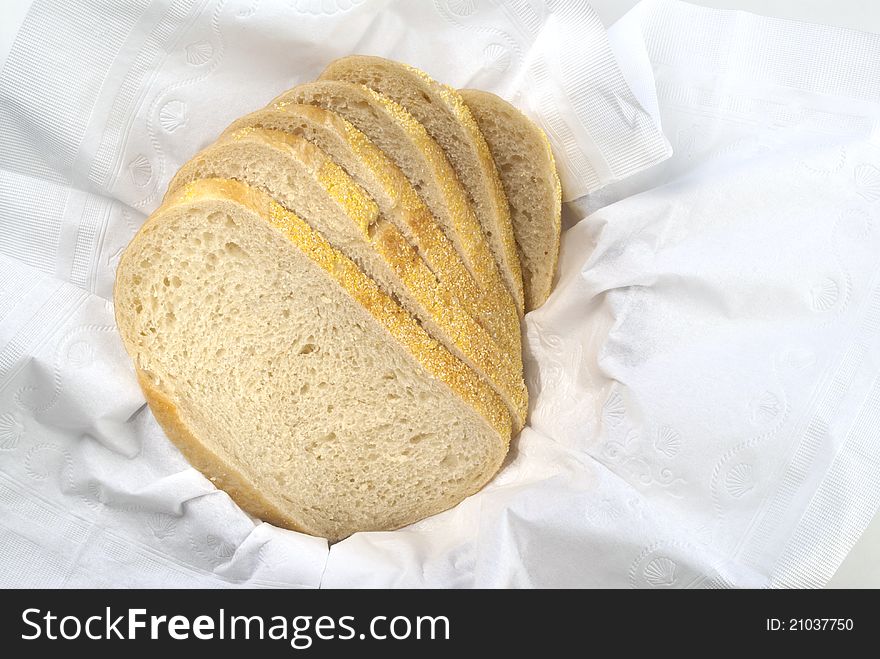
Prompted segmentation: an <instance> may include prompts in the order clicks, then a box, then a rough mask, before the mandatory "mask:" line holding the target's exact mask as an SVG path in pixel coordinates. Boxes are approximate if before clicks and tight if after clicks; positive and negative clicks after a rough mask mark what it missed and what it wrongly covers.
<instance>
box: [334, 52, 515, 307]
mask: <svg viewBox="0 0 880 659" xmlns="http://www.w3.org/2000/svg"><path fill="white" fill-rule="evenodd" d="M318 79H319V80H344V81H347V82H353V83H356V84H360V85H366V86H367V87H370V88H371V89H374V90H376V91H377V92H379V93H381V94H383V95H385V96H387V97H388V98H390V99H391V100H393V101H395V102H396V103H398V104H399V105H401V106H402V107H404V108H405V109H406V110H407V111H408V112H409V113H410V114H411V115H412V116H413V117H415V118H416V120H417V121H419V122H420V123H421V124H422V125H423V126H424V127H425V129H426V130H427V131H428V134H429V135H430V136H431V137H433V138H434V139H435V140H436V141H437V143H438V144H440V146H441V147H443V150H444V151H445V152H446V155H447V156H448V157H449V161H450V163H452V167H453V169H454V170H455V172H456V173H457V174H458V178H459V180H460V181H461V182H462V184H463V185H464V189H465V191H466V192H467V195H468V201H470V202H471V204H472V205H473V207H474V208H475V209H476V212H477V217H478V218H479V220H480V223H481V224H482V226H483V232H484V233H485V234H486V237H487V239H488V242H489V246H490V247H491V248H492V252H493V254H494V256H495V260H496V261H497V263H498V265H499V266H500V268H501V272H502V274H503V276H504V280H505V283H506V284H507V287H508V290H509V291H510V292H511V294H512V295H513V298H514V300H515V302H516V304H517V309H518V310H519V311H520V313H522V311H523V281H522V273H521V267H520V261H519V255H518V253H517V250H516V243H515V241H514V234H513V228H512V226H511V221H510V211H509V209H508V206H507V198H506V197H505V195H504V189H503V187H502V184H501V180H500V179H499V177H498V172H497V171H496V168H495V163H494V161H493V160H492V155H491V153H490V151H489V148H488V146H487V145H486V141H485V139H484V138H483V135H482V133H481V132H480V129H479V128H478V126H477V124H476V122H475V121H474V118H473V117H472V116H471V113H470V111H469V110H468V108H467V105H465V103H464V101H463V100H462V98H461V96H460V95H459V93H458V92H457V91H456V90H455V89H453V88H451V87H449V86H447V85H442V84H440V83H439V82H437V81H436V80H434V79H433V78H431V76H429V75H428V74H427V73H425V72H424V71H420V70H419V69H416V68H413V67H411V66H408V65H407V64H403V63H401V62H393V61H391V60H387V59H384V58H382V57H368V56H364V55H352V56H350V57H343V58H340V59H338V60H335V61H333V62H331V63H330V64H329V65H328V66H327V68H326V69H324V72H323V73H321V75H320V76H319V77H318Z"/></svg>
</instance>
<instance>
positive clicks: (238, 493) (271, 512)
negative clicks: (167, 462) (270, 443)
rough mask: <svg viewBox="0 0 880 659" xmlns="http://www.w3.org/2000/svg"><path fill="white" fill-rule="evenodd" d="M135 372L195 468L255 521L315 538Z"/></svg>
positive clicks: (153, 407) (160, 418)
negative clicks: (185, 420)
mask: <svg viewBox="0 0 880 659" xmlns="http://www.w3.org/2000/svg"><path fill="white" fill-rule="evenodd" d="M135 370H136V372H137V379H138V384H140V386H141V389H142V390H143V392H144V396H145V397H146V399H147V404H148V405H149V406H150V410H152V412H153V416H155V417H156V421H158V422H159V425H160V426H162V430H164V431H165V434H166V435H167V436H168V438H169V439H170V440H171V441H172V443H173V444H174V445H175V446H176V447H177V448H178V449H179V450H180V452H181V453H183V456H184V457H185V458H186V459H187V460H188V461H189V463H190V464H191V465H192V466H193V467H195V468H196V469H198V470H199V471H200V472H202V473H203V474H205V475H206V476H207V477H208V478H209V479H210V480H211V482H212V483H214V485H216V486H217V487H218V488H220V489H221V490H223V491H225V492H226V493H227V494H228V495H229V496H230V497H231V498H232V500H233V501H235V503H237V504H238V505H239V507H240V508H241V509H242V510H245V511H247V512H248V513H249V514H251V515H253V516H254V517H258V518H260V519H261V520H263V521H265V522H269V523H270V524H274V525H275V526H278V527H281V528H286V529H290V530H291V531H302V532H304V533H312V534H314V531H310V530H309V529H307V528H305V527H304V526H303V525H302V524H301V523H300V522H299V521H298V520H296V519H294V518H293V517H291V516H290V515H289V514H288V513H286V512H285V511H284V510H282V509H280V508H278V507H277V506H276V505H275V504H273V503H272V502H271V501H269V500H268V499H267V498H266V497H265V496H263V495H262V493H261V492H260V491H259V490H258V489H257V488H255V487H254V486H253V484H251V482H250V481H249V480H248V479H247V477H246V476H245V475H244V474H242V473H241V472H240V471H239V470H238V469H236V468H235V467H234V466H233V465H232V464H230V463H229V462H228V461H227V460H225V459H223V458H222V457H220V456H219V455H217V454H216V453H215V452H213V451H212V450H211V449H209V448H208V447H207V446H205V444H204V443H203V442H201V441H200V440H199V439H198V438H197V437H196V436H195V435H193V434H192V432H191V431H190V429H189V428H188V427H187V425H186V423H184V421H183V419H182V418H181V416H180V411H179V410H178V409H177V406H176V405H175V404H174V403H173V402H172V401H171V399H170V398H169V397H168V396H167V395H166V394H165V393H163V392H162V391H160V390H159V388H158V387H156V386H155V385H154V384H153V383H152V382H151V381H150V378H149V376H148V375H146V374H145V373H144V372H143V371H141V370H140V369H139V368H135Z"/></svg>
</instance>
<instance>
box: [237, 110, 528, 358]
mask: <svg viewBox="0 0 880 659" xmlns="http://www.w3.org/2000/svg"><path fill="white" fill-rule="evenodd" d="M248 127H251V128H253V127H257V128H267V129H273V130H283V131H285V132H288V133H293V134H295V135H300V136H302V137H303V138H305V139H307V140H308V141H310V142H312V143H313V144H315V145H316V146H318V147H319V148H320V149H321V150H322V151H324V153H326V154H327V155H328V156H329V157H330V158H331V159H332V160H333V161H334V162H335V163H337V164H338V165H339V166H341V167H342V169H344V170H345V171H346V173H347V174H348V175H349V176H351V178H352V179H353V180H354V181H355V182H356V183H357V184H358V185H360V186H361V187H362V188H363V189H364V191H365V192H366V193H367V194H368V195H370V197H372V199H373V200H374V201H375V202H376V205H377V206H378V207H379V212H380V213H381V214H382V216H383V217H385V218H386V219H388V220H389V221H391V222H392V223H393V224H394V225H395V226H396V227H397V228H398V229H399V230H400V232H401V233H402V234H403V235H404V236H405V237H406V239H407V240H408V241H409V243H410V244H411V245H413V246H414V247H415V248H416V250H417V251H418V253H419V254H420V255H421V256H422V258H423V259H424V261H425V263H426V264H427V266H428V267H429V268H430V269H431V271H432V272H433V273H434V275H435V276H436V277H437V279H438V280H439V281H440V282H441V283H443V284H445V285H446V286H447V287H448V288H449V289H450V290H451V291H453V293H454V294H455V296H456V297H457V298H458V299H459V300H460V302H461V304H462V305H463V306H464V307H465V309H466V311H467V312H468V314H470V316H471V317H472V318H474V319H476V321H477V322H478V323H479V324H480V325H481V326H482V327H483V328H484V329H485V330H487V331H488V332H489V334H490V335H491V336H492V338H493V339H494V340H495V342H496V343H497V344H498V345H499V347H500V348H501V349H502V350H503V351H505V352H507V353H509V354H510V356H511V359H513V360H514V364H515V366H516V367H517V368H518V370H520V371H521V370H522V355H521V353H520V343H519V341H520V329H519V323H518V322H503V320H504V319H503V317H502V315H501V314H499V313H498V312H497V309H496V307H497V306H498V301H497V300H493V299H491V298H490V297H489V296H488V295H486V294H485V293H484V292H483V291H482V289H480V287H479V286H478V285H477V283H476V282H475V281H474V278H473V277H472V276H471V274H470V273H469V272H468V270H467V268H465V266H464V263H463V262H462V260H461V259H460V258H459V256H458V254H457V253H456V251H455V247H454V246H453V245H452V243H451V242H450V241H449V239H448V238H447V237H446V235H445V234H444V233H443V230H442V229H441V228H440V225H439V224H438V223H437V221H436V219H435V218H434V216H433V215H432V214H431V211H430V210H428V208H427V206H425V204H424V203H423V202H422V200H421V199H420V198H419V196H418V194H417V193H416V191H415V189H414V188H413V187H412V185H410V183H409V181H408V180H407V178H406V176H404V174H403V172H402V171H401V170H400V168H399V167H397V165H395V164H394V163H393V162H391V160H390V159H389V158H388V156H386V155H385V153H384V152H383V151H382V150H381V149H379V148H378V147H377V146H376V145H375V144H373V143H372V142H371V141H370V140H369V139H368V138H367V136H366V135H364V134H363V133H362V132H360V131H359V130H358V129H357V128H355V127H354V126H353V125H352V124H351V123H349V122H348V121H346V120H345V119H343V118H342V117H341V116H339V115H338V114H335V113H334V112H330V111H329V110H325V109H324V108H320V107H317V106H314V105H299V104H290V105H285V106H284V107H283V109H282V110H261V111H257V112H254V113H251V114H249V115H245V116H244V117H241V118H240V119H238V120H236V121H235V122H233V123H232V124H231V125H230V126H229V128H227V129H226V131H225V133H224V135H227V134H230V133H233V132H236V131H239V130H241V129H242V128H248ZM221 139H222V138H221ZM508 320H514V321H515V319H512V318H508Z"/></svg>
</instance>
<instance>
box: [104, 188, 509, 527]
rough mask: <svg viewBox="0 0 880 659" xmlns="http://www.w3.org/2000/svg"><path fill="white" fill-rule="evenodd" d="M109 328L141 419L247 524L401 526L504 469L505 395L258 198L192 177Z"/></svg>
mask: <svg viewBox="0 0 880 659" xmlns="http://www.w3.org/2000/svg"><path fill="white" fill-rule="evenodd" d="M114 300H115V305H116V317H117V323H118V325H119V329H120V332H121V335H122V339H123V342H124V344H125V347H126V349H127V350H128V352H129V353H130V354H131V356H132V358H133V360H134V363H135V366H136V369H137V372H138V375H139V378H140V381H141V383H142V386H143V388H144V391H145V393H146V395H147V398H148V401H149V403H150V406H151V408H152V409H153V411H154V413H155V414H156V417H157V419H158V420H159V422H160V423H161V424H162V426H163V427H164V429H165V430H166V432H167V434H168V436H169V437H170V438H171V439H172V440H173V441H174V442H175V443H176V444H177V445H178V446H179V448H180V449H181V451H182V452H183V453H184V455H185V456H186V457H187V458H188V459H189V460H190V461H191V462H192V464H193V465H194V466H196V467H197V468H199V469H201V470H202V471H204V472H205V473H206V475H208V476H209V477H210V478H211V479H212V480H214V481H215V482H216V483H217V485H218V486H220V487H222V488H224V489H225V490H226V491H227V492H228V493H229V494H230V495H231V496H232V497H233V498H234V499H235V501H236V502H237V503H239V505H241V506H242V507H243V508H244V509H245V510H246V511H248V512H250V513H251V514H253V515H256V516H258V517H260V518H262V519H265V520H267V521H270V522H272V523H274V524H277V525H280V526H284V527H287V528H292V529H298V530H302V531H305V532H308V533H312V534H315V535H320V536H324V537H327V538H329V539H331V540H339V539H341V538H344V537H346V536H348V535H350V534H351V533H354V532H356V531H361V530H388V529H394V528H398V527H400V526H403V525H406V524H408V523H411V522H413V521H416V520H418V519H421V518H423V517H425V516H427V515H431V514H434V513H437V512H439V511H441V510H444V509H446V508H449V507H451V506H453V505H455V504H456V503H458V502H459V501H461V500H462V499H463V498H464V497H466V496H468V495H469V494H472V493H474V492H476V491H477V490H478V489H479V488H480V487H482V486H483V484H485V483H486V482H487V481H488V479H489V478H491V476H492V475H493V474H494V473H495V472H496V470H497V469H498V468H499V466H500V464H501V462H502V460H503V458H504V455H505V453H506V450H507V446H508V438H509V437H510V420H509V415H508V414H507V412H506V410H505V407H504V405H503V403H502V401H501V399H500V398H499V397H498V396H497V395H496V394H495V393H494V391H493V390H492V389H491V388H490V387H488V386H487V385H486V384H485V383H484V382H483V381H482V380H481V378H479V377H478V376H477V375H476V374H475V373H474V372H473V371H472V370H471V369H470V368H468V367H467V366H466V365H465V364H464V363H462V362H461V361H459V360H458V359H456V358H455V357H454V356H452V354H450V352H449V351H448V350H446V349H445V348H443V346H442V345H440V344H439V343H438V342H437V341H435V340H433V339H432V338H431V337H430V336H429V335H428V334H427V333H426V332H425V331H424V330H423V329H422V328H421V326H420V325H419V324H418V322H417V321H416V320H415V319H414V318H413V317H412V316H410V315H409V314H408V313H406V311H404V310H403V309H402V308H401V307H400V306H399V305H398V304H397V303H396V302H394V300H392V299H391V298H390V297H389V296H387V295H386V294H384V293H382V292H381V290H380V289H379V288H378V286H377V285H376V284H375V283H374V282H373V281H372V280H371V279H370V278H369V277H367V276H366V275H365V274H364V273H363V271H362V270H361V269H360V268H358V267H357V266H356V265H355V264H354V263H353V262H352V261H351V260H349V259H348V258H346V257H345V256H344V255H342V254H341V253H340V252H339V251H337V250H335V249H334V248H333V247H332V246H331V245H330V244H329V243H328V242H327V241H326V240H324V239H323V238H322V237H321V235H320V234H319V233H318V232H316V231H315V230H313V229H312V228H311V227H310V226H309V225H308V224H307V223H306V222H304V221H303V220H301V219H300V218H298V217H297V216H296V215H294V214H293V213H291V212H289V211H287V210H285V209H284V208H282V207H281V206H280V205H279V204H277V203H275V202H274V201H273V200H272V199H271V198H269V197H268V195H266V194H264V193H261V192H259V191H257V190H255V189H253V188H249V187H247V186H245V185H243V184H241V183H238V182H234V181H219V180H200V181H196V182H193V183H191V184H188V185H186V186H184V187H182V188H180V189H179V190H178V191H177V192H176V193H174V194H172V195H170V196H168V197H167V198H166V200H165V203H164V204H163V205H162V207H161V208H160V209H159V210H157V211H156V212H155V213H154V214H153V215H152V216H151V217H150V219H149V220H148V221H147V223H146V224H145V225H144V226H143V228H142V229H141V230H140V232H139V233H138V234H137V236H136V237H135V238H134V240H133V241H132V242H131V244H130V245H129V246H128V248H127V249H126V250H125V253H124V254H123V256H122V259H121V261H120V265H119V268H118V271H117V281H116V289H115V294H114Z"/></svg>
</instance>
